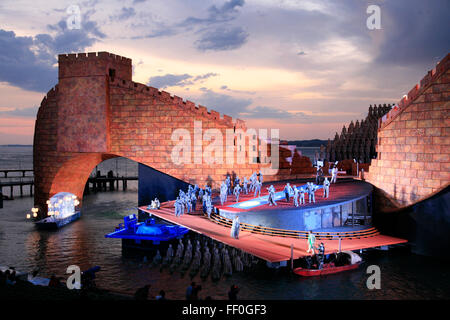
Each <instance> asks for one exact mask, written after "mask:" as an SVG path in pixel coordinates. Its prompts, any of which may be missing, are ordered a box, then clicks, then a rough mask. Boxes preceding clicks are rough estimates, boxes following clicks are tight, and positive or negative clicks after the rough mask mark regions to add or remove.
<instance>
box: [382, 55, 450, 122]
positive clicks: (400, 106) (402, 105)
mask: <svg viewBox="0 0 450 320" xmlns="http://www.w3.org/2000/svg"><path fill="white" fill-rule="evenodd" d="M449 68H450V53H449V54H447V55H446V56H445V58H444V59H442V60H441V61H440V62H438V63H437V65H436V67H434V68H433V69H432V70H430V71H428V73H427V74H426V75H425V76H424V77H423V78H422V80H420V82H419V83H417V84H416V85H415V86H414V87H413V88H412V89H411V90H410V91H409V92H408V94H407V95H405V96H403V97H402V98H401V99H400V101H399V102H398V103H397V104H396V105H395V106H394V107H393V108H392V110H391V111H389V112H388V113H387V114H386V115H385V116H384V117H382V118H381V119H380V120H379V122H378V130H381V129H382V128H384V127H386V126H387V125H388V124H389V123H391V122H392V121H393V120H394V119H395V118H396V117H397V116H398V115H399V114H401V113H402V112H403V110H405V109H406V108H408V107H409V106H410V105H411V103H412V102H413V101H414V100H415V99H416V98H417V97H418V96H419V95H421V94H422V93H423V92H424V91H425V90H426V89H427V88H428V86H429V85H430V84H431V83H433V81H435V80H436V79H437V78H438V77H440V76H441V75H442V74H443V73H444V72H446V71H447V70H448V69H449Z"/></svg>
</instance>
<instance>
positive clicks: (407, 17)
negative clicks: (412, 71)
mask: <svg viewBox="0 0 450 320" xmlns="http://www.w3.org/2000/svg"><path fill="white" fill-rule="evenodd" d="M449 12H450V2H449V1H447V0H435V1H420V0H415V1H410V0H398V1H392V2H389V3H386V4H385V5H384V6H382V7H381V27H382V30H380V32H383V35H384V41H383V42H382V44H381V46H380V49H379V55H378V56H377V58H376V63H379V64H389V65H402V66H408V65H412V64H423V63H427V64H429V63H436V62H437V61H438V60H440V59H442V58H443V57H444V56H445V55H446V54H447V53H448V52H449V50H450V28H449V22H448V13H449Z"/></svg>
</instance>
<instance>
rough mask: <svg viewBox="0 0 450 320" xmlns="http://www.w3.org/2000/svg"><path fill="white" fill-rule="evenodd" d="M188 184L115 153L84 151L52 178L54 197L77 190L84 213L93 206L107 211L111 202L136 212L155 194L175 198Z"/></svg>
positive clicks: (117, 206)
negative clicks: (63, 192)
mask: <svg viewBox="0 0 450 320" xmlns="http://www.w3.org/2000/svg"><path fill="white" fill-rule="evenodd" d="M188 185H189V183H188V182H185V181H182V180H179V179H177V178H174V177H172V176H170V175H168V174H165V173H163V172H160V171H158V170H156V169H154V168H152V167H149V166H147V165H144V164H141V163H138V162H136V161H134V160H131V159H128V158H124V157H120V156H118V155H115V154H106V153H83V154H79V155H76V156H72V157H70V158H68V159H67V160H66V161H64V163H63V164H62V166H61V167H60V169H59V170H58V172H57V174H56V175H55V177H54V179H53V181H52V185H51V189H50V196H51V195H54V194H56V193H58V192H61V191H65V192H71V193H73V194H74V195H75V196H76V197H77V198H78V199H79V201H80V202H81V205H80V206H81V212H82V214H83V213H84V212H85V211H86V210H87V211H92V210H93V208H95V210H101V211H105V210H104V207H109V206H110V204H111V203H114V206H115V207H116V208H119V207H120V208H122V210H121V211H124V209H125V208H127V209H128V211H129V212H133V213H136V207H137V206H138V205H139V206H142V205H148V204H150V203H151V200H153V199H154V198H155V197H157V198H158V199H159V200H160V201H161V202H164V201H168V200H174V199H175V198H176V196H177V194H178V192H179V190H180V189H183V190H187V188H188ZM113 191H116V192H113ZM88 207H89V208H88ZM115 211H118V210H115Z"/></svg>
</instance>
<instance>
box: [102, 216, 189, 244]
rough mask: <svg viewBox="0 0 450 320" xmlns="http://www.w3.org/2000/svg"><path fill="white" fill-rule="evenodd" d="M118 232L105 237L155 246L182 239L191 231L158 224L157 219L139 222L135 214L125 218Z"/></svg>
mask: <svg viewBox="0 0 450 320" xmlns="http://www.w3.org/2000/svg"><path fill="white" fill-rule="evenodd" d="M117 229H118V230H116V231H114V232H111V233H108V234H106V235H105V237H106V238H118V239H133V240H138V241H141V240H150V241H152V242H153V243H154V244H159V242H161V241H170V240H173V239H180V238H182V237H183V236H184V235H185V234H186V233H187V232H188V231H189V230H188V229H187V228H185V227H182V226H178V225H167V224H160V223H156V222H155V219H148V220H146V221H145V222H138V220H137V218H136V216H135V215H134V214H132V215H129V216H126V217H124V223H121V224H119V227H118V228H117Z"/></svg>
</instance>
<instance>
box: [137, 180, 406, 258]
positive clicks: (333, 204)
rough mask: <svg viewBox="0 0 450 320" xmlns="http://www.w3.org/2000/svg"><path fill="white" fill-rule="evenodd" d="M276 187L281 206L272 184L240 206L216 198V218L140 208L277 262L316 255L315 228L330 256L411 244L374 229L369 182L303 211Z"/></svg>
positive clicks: (341, 189)
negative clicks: (311, 248)
mask: <svg viewBox="0 0 450 320" xmlns="http://www.w3.org/2000/svg"><path fill="white" fill-rule="evenodd" d="M290 183H291V185H292V184H295V185H296V186H297V187H299V186H302V185H304V182H301V181H290ZM273 185H274V187H275V189H276V191H277V194H276V195H277V197H276V199H277V206H276V207H273V206H272V207H271V206H268V204H267V199H266V198H267V197H266V196H267V189H266V187H268V185H264V186H263V188H262V189H261V191H262V192H261V197H259V198H254V197H253V194H251V195H250V194H249V195H242V196H241V197H240V199H239V202H238V203H236V202H235V201H234V199H235V198H234V196H228V199H229V200H233V201H228V202H226V203H224V205H223V206H221V205H220V203H217V202H218V198H217V195H215V194H213V196H214V197H213V203H214V206H215V208H216V212H215V213H214V214H212V215H211V217H210V218H208V217H207V216H206V215H203V214H202V213H201V212H200V211H196V212H194V213H192V214H184V215H182V216H180V217H175V214H174V207H173V201H169V202H165V203H163V204H162V205H161V208H160V209H159V210H152V209H147V207H146V206H142V207H140V208H139V209H140V210H141V211H143V212H147V213H149V214H151V215H154V216H157V217H159V218H161V219H164V220H166V221H169V222H171V223H174V224H178V225H181V226H184V227H186V228H188V229H190V230H192V231H194V232H197V233H199V234H202V235H205V236H208V237H210V238H212V239H214V240H216V241H220V242H222V243H224V244H226V245H229V246H232V247H235V248H237V249H240V250H243V251H245V252H247V253H250V254H252V255H254V256H256V257H258V258H261V259H264V260H266V261H268V262H272V263H275V262H281V261H287V260H290V259H291V245H293V258H294V259H297V258H301V257H304V256H307V255H310V254H309V253H307V252H306V250H307V241H306V238H307V231H308V230H313V232H314V234H315V235H316V239H317V241H316V244H317V245H318V243H320V242H323V243H324V245H325V253H326V254H329V253H334V252H337V251H338V250H339V245H340V246H341V247H340V249H341V250H358V249H366V248H373V247H380V246H387V245H394V244H399V243H406V242H407V241H406V240H404V239H399V238H394V237H390V236H385V235H381V234H380V233H379V232H378V231H377V230H376V229H375V228H373V227H372V225H371V214H372V212H371V208H372V205H371V193H372V186H371V185H370V184H368V183H365V182H362V181H356V180H355V181H353V180H351V181H343V182H338V183H336V184H332V185H331V187H330V197H329V198H328V199H325V198H323V196H322V195H323V190H321V189H319V190H317V191H316V203H315V204H314V203H311V204H310V203H309V202H308V198H307V196H306V201H307V203H306V204H304V205H301V206H300V207H295V206H293V204H292V199H291V201H290V203H287V202H286V200H285V198H284V192H282V190H283V188H284V185H285V182H283V183H273ZM239 204H240V205H239ZM197 207H200V208H201V205H198V206H197ZM235 215H238V216H239V217H240V222H241V231H240V233H239V239H234V238H232V237H231V236H230V227H231V223H232V219H233V217H234V216H235ZM339 239H340V241H339Z"/></svg>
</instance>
